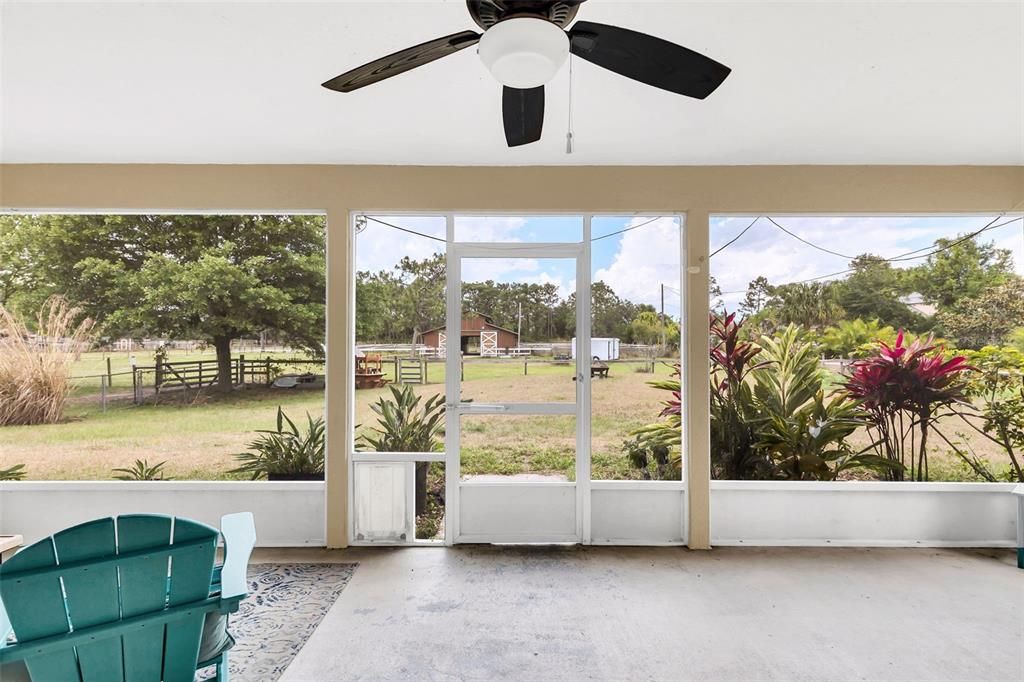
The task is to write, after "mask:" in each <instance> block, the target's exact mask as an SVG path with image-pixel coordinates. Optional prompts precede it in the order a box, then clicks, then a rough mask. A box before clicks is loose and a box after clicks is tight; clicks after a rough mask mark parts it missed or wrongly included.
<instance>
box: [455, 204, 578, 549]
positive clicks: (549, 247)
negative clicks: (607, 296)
mask: <svg viewBox="0 0 1024 682" xmlns="http://www.w3.org/2000/svg"><path fill="white" fill-rule="evenodd" d="M449 229H450V230H451V225H450V224H449ZM583 229H584V234H583V240H582V241H581V242H579V243H522V242H514V243H504V242H503V243H491V242H455V241H454V238H453V237H454V235H453V234H451V233H450V234H449V242H448V249H447V290H446V311H445V312H446V323H447V328H448V329H454V328H459V329H461V322H462V313H463V310H462V260H463V259H465V258H473V259H479V258H536V259H556V258H557V259H573V260H574V261H575V265H576V268H575V270H576V342H577V344H578V345H577V347H578V348H590V336H591V334H590V324H591V319H590V303H591V301H590V284H591V283H590V279H591V275H590V267H591V266H590V217H589V216H585V217H584V227H583ZM453 325H455V326H454V327H453ZM460 341H461V339H460V335H457V334H449V335H448V338H447V339H446V340H445V342H446V344H447V345H446V349H445V350H446V353H445V355H446V358H445V384H446V385H445V395H446V396H447V401H446V406H445V453H446V458H445V507H446V509H445V543H446V544H449V545H450V544H456V543H500V542H512V543H556V542H565V543H589V542H590V354H589V353H577V354H576V367H575V372H576V401H575V403H566V402H563V403H546V402H534V403H530V402H515V403H513V402H502V403H487V404H479V403H467V402H463V401H462V400H461V390H462V381H461V362H462V353H461V350H462V349H461V345H460ZM467 414H473V415H480V414H495V415H507V416H511V415H572V416H575V417H576V480H575V481H536V482H535V481H520V480H515V481H508V482H504V481H502V482H474V481H463V480H462V472H461V456H462V452H461V449H462V443H461V440H462V437H461V428H462V425H461V417H462V416H463V415H467ZM464 520H465V521H466V522H465V523H464V522H463V521H464Z"/></svg>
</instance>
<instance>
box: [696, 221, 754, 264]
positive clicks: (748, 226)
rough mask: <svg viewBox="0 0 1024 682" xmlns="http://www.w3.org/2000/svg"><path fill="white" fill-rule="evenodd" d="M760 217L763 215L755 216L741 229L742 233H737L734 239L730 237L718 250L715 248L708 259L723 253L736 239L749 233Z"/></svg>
mask: <svg viewBox="0 0 1024 682" xmlns="http://www.w3.org/2000/svg"><path fill="white" fill-rule="evenodd" d="M760 219H761V216H757V217H756V218H754V220H753V221H752V222H751V223H750V224H749V225H747V226H746V227H744V228H743V229H742V230H741V231H740V233H739V234H738V235H736V236H735V237H733V238H732V239H730V240H729V241H727V242H726V243H725V244H723V245H722V246H720V247H719V248H718V249H716V250H715V251H714V252H713V253H712V254H711V255H710V256H708V260H711V259H712V258H714V257H715V256H716V255H717V254H719V253H721V252H722V251H725V249H726V248H727V247H729V246H731V245H732V244H733V243H735V242H736V240H737V239H739V238H740V237H742V236H743V235H745V234H746V233H747V230H749V229H750V228H752V227H753V226H754V225H755V224H756V223H757V221H758V220H760Z"/></svg>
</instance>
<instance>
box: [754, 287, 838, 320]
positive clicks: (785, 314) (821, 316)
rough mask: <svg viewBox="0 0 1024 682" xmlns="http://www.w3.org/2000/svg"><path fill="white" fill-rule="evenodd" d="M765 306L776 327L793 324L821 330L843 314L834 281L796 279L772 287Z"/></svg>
mask: <svg viewBox="0 0 1024 682" xmlns="http://www.w3.org/2000/svg"><path fill="white" fill-rule="evenodd" d="M771 293H772V297H771V298H770V299H769V300H768V305H767V306H766V307H765V311H764V312H766V313H767V317H768V318H769V319H770V320H771V321H772V322H773V323H774V324H775V326H777V327H778V326H785V325H789V324H795V325H799V326H802V327H805V328H807V329H821V328H822V327H825V326H827V325H830V324H833V323H834V322H835V321H836V320H838V319H840V318H841V317H842V316H843V308H842V306H841V305H839V301H838V297H837V296H836V287H835V283H833V282H798V283H794V284H782V285H779V286H777V287H772V290H771Z"/></svg>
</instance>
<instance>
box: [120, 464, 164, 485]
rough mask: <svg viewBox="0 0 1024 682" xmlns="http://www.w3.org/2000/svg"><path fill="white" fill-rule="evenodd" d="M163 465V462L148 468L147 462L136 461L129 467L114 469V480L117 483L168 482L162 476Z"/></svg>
mask: <svg viewBox="0 0 1024 682" xmlns="http://www.w3.org/2000/svg"><path fill="white" fill-rule="evenodd" d="M165 464H167V462H166V461H163V462H160V463H158V464H154V465H152V466H150V464H149V461H148V460H145V459H137V460H135V463H134V464H132V466H130V467H127V468H118V469H114V470H113V472H114V473H115V474H117V476H114V478H116V479H117V480H119V481H169V480H171V479H170V478H169V477H164V476H163V468H164V465H165Z"/></svg>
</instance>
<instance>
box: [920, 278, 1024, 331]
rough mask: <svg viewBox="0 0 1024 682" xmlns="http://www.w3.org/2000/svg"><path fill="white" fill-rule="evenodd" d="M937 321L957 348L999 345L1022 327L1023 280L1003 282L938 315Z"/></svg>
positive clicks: (1023, 306) (1016, 279) (1023, 320)
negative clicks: (955, 343) (954, 340)
mask: <svg viewBox="0 0 1024 682" xmlns="http://www.w3.org/2000/svg"><path fill="white" fill-rule="evenodd" d="M939 322H940V323H941V324H942V326H943V328H944V329H945V330H946V333H947V334H949V335H950V336H952V337H954V338H955V339H956V342H957V346H959V347H960V348H974V349H977V348H981V347H982V346H988V345H993V346H995V345H999V344H1001V343H1003V341H1004V340H1006V339H1007V337H1009V335H1010V333H1011V332H1013V330H1014V329H1016V328H1018V327H1021V326H1024V280H1022V279H1021V278H1019V277H1014V278H1013V279H1010V280H1008V281H1006V282H1005V283H1003V284H1001V285H999V286H997V287H994V288H992V289H988V290H986V291H983V292H982V293H980V294H978V295H977V296H975V297H972V298H966V299H963V300H961V301H960V302H959V305H958V306H957V308H956V309H953V310H945V311H940V312H939Z"/></svg>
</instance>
